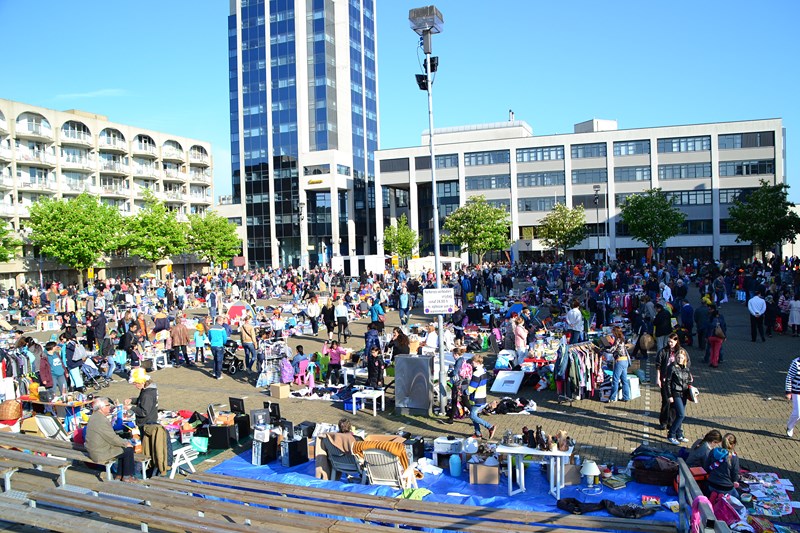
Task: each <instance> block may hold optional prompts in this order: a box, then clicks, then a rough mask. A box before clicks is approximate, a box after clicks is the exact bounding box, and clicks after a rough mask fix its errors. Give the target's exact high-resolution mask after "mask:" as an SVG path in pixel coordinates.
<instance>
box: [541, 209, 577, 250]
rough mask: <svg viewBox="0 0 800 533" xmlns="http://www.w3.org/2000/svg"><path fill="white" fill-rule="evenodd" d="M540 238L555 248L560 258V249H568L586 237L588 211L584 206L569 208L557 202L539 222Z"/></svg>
mask: <svg viewBox="0 0 800 533" xmlns="http://www.w3.org/2000/svg"><path fill="white" fill-rule="evenodd" d="M538 233H539V238H541V239H542V242H543V243H544V245H545V246H547V247H548V248H553V249H554V250H555V252H556V259H558V251H559V250H563V251H565V252H566V251H567V250H568V249H570V248H572V247H573V246H575V245H577V244H580V242H581V241H582V240H583V239H585V238H586V213H585V212H584V211H583V206H582V205H579V206H576V207H573V208H572V209H570V208H568V207H567V206H565V205H563V204H556V205H555V207H553V210H552V211H550V212H549V213H547V215H546V216H545V217H544V218H543V219H542V221H541V223H540V224H539V229H538Z"/></svg>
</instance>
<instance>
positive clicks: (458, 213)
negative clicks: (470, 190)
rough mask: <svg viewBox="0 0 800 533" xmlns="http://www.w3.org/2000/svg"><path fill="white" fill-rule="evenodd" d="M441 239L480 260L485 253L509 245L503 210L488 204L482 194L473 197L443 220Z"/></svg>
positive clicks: (505, 213)
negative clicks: (443, 230) (444, 232)
mask: <svg viewBox="0 0 800 533" xmlns="http://www.w3.org/2000/svg"><path fill="white" fill-rule="evenodd" d="M444 229H445V231H447V232H448V235H444V236H443V238H444V240H446V241H447V242H449V243H452V244H456V245H459V246H461V249H462V250H463V251H465V252H469V253H471V254H475V255H477V256H478V262H479V263H480V262H483V256H484V255H485V254H486V252H491V251H500V250H505V249H507V248H508V247H509V246H510V244H511V238H510V235H511V222H510V220H509V217H508V213H507V212H506V211H505V209H502V208H499V207H492V206H491V205H489V203H488V202H487V201H486V198H484V197H483V196H473V197H471V198H469V199H468V200H467V203H466V204H464V205H463V206H462V207H459V208H458V209H456V210H455V211H453V212H452V213H450V215H449V216H448V217H447V218H446V219H445V221H444Z"/></svg>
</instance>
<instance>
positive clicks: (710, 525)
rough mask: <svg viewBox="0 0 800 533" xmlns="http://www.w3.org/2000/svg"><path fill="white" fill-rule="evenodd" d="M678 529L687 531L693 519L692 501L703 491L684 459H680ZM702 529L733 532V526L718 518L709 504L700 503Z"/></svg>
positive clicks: (709, 532) (682, 532) (680, 531)
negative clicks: (730, 526)
mask: <svg viewBox="0 0 800 533" xmlns="http://www.w3.org/2000/svg"><path fill="white" fill-rule="evenodd" d="M678 472H679V475H678V504H679V505H680V510H679V511H678V531H679V533H687V532H688V531H689V525H690V523H691V520H692V502H693V501H694V499H695V498H697V497H698V496H703V491H701V490H700V487H699V486H698V485H697V482H696V481H695V480H694V476H693V475H692V471H691V470H690V469H689V466H688V465H687V464H686V461H684V460H683V459H680V458H679V459H678ZM699 509H700V531H702V532H703V533H731V528H729V527H728V524H726V523H725V522H723V521H722V520H717V518H716V517H715V516H714V511H713V509H711V506H710V505H708V504H700V506H699Z"/></svg>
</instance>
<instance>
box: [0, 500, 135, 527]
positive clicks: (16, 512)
mask: <svg viewBox="0 0 800 533" xmlns="http://www.w3.org/2000/svg"><path fill="white" fill-rule="evenodd" d="M0 517H1V518H0V520H2V521H4V522H8V523H11V524H20V525H28V526H33V527H38V528H41V529H45V530H49V531H58V532H59V533H74V532H75V531H91V532H92V533H125V532H127V533H130V532H131V531H139V528H138V527H136V529H133V528H129V527H124V526H119V525H114V524H107V523H105V522H100V521H97V520H93V519H92V518H91V517H89V516H86V515H81V516H76V515H73V514H68V513H62V512H59V511H52V510H50V509H39V508H36V507H30V506H28V505H27V504H23V503H22V502H12V501H9V500H3V499H0Z"/></svg>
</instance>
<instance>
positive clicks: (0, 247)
mask: <svg viewBox="0 0 800 533" xmlns="http://www.w3.org/2000/svg"><path fill="white" fill-rule="evenodd" d="M20 246H22V241H21V240H19V239H17V238H16V237H14V234H13V232H12V231H11V228H10V227H9V225H8V224H7V223H5V222H0V263H5V262H6V261H10V260H11V259H13V258H14V256H15V255H16V254H17V250H19V247H20Z"/></svg>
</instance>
